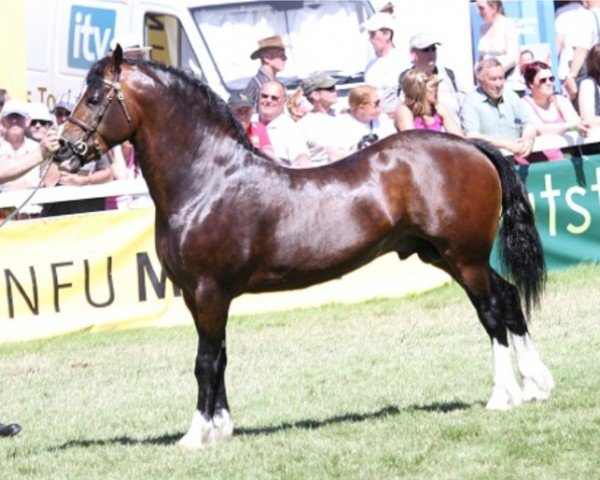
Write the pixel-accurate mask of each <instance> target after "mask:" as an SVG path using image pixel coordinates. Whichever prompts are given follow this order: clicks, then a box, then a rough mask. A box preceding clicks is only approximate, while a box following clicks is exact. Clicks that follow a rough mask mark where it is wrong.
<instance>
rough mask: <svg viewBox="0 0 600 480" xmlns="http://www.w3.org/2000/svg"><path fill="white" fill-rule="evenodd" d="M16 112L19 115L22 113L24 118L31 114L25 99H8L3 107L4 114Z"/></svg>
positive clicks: (5, 115)
mask: <svg viewBox="0 0 600 480" xmlns="http://www.w3.org/2000/svg"><path fill="white" fill-rule="evenodd" d="M14 113H16V114H17V115H21V116H22V117H24V118H27V116H28V115H29V111H28V109H27V104H26V103H25V102H24V101H23V100H19V99H18V98H11V99H10V100H7V101H6V103H5V104H4V107H3V108H2V116H3V117H8V116H9V115H11V114H14Z"/></svg>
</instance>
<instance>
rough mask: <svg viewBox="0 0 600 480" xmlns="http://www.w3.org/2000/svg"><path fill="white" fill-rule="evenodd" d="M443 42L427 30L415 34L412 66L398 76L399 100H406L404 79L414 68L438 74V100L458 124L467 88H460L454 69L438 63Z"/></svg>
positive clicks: (410, 49) (411, 50) (411, 41)
mask: <svg viewBox="0 0 600 480" xmlns="http://www.w3.org/2000/svg"><path fill="white" fill-rule="evenodd" d="M439 46H441V43H440V42H439V41H437V39H436V38H435V37H433V36H432V35H430V34H429V33H427V32H419V33H417V34H415V35H413V36H412V37H411V39H410V41H409V51H410V56H411V58H412V67H411V68H409V69H407V70H404V71H403V72H402V73H401V74H400V77H399V78H398V96H399V101H400V103H402V102H403V101H404V93H403V92H402V80H404V76H405V75H406V74H407V72H409V71H410V70H412V69H413V68H418V69H419V70H423V71H424V72H427V73H429V74H433V75H436V76H437V78H438V79H439V80H440V83H439V90H438V101H439V102H440V103H441V104H442V105H444V106H445V107H446V108H447V109H448V110H449V111H450V114H451V115H452V117H453V118H454V120H455V121H456V123H457V124H460V105H461V103H462V99H463V97H464V92H465V89H463V88H459V87H458V86H457V83H456V75H455V74H454V71H453V70H451V69H449V68H446V67H439V66H438V65H437V50H438V47H439Z"/></svg>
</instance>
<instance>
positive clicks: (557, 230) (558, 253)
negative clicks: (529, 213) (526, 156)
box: [493, 154, 600, 269]
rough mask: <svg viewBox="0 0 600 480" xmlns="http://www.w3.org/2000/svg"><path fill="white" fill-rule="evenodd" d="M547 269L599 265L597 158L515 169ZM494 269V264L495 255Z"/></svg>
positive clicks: (599, 174)
mask: <svg viewBox="0 0 600 480" xmlns="http://www.w3.org/2000/svg"><path fill="white" fill-rule="evenodd" d="M517 171H518V172H519V175H520V176H521V178H522V179H523V181H524V182H525V185H526V187H527V191H528V192H529V199H530V201H531V204H532V206H533V208H534V210H535V216H536V224H537V227H538V230H539V232H540V237H541V238H542V243H543V245H544V253H545V256H546V263H547V265H548V268H549V269H562V268H565V267H568V266H569V265H573V264H576V263H580V262H599V261H600V154H595V155H590V156H584V157H574V158H572V159H566V160H561V161H557V162H542V163H535V164H532V165H529V166H519V167H517ZM493 263H494V265H497V259H496V258H495V255H494V261H493Z"/></svg>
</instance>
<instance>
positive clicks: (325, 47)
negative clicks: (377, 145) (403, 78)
mask: <svg viewBox="0 0 600 480" xmlns="http://www.w3.org/2000/svg"><path fill="white" fill-rule="evenodd" d="M371 13H372V7H371V5H370V3H369V2H366V1H336V2H321V1H287V2H285V1H269V0H264V1H256V2H248V3H238V4H226V5H212V6H208V7H199V8H195V9H192V14H193V16H194V21H195V23H196V25H197V27H198V30H199V32H200V36H201V38H202V39H203V41H204V43H205V44H206V48H207V50H208V51H209V53H210V56H211V58H212V59H213V61H214V63H215V68H216V70H217V71H218V72H219V75H220V76H221V78H222V80H223V83H224V84H225V85H226V87H227V88H228V89H229V90H232V89H243V88H245V87H246V85H247V84H248V81H249V80H250V78H251V77H253V76H254V75H255V74H256V71H257V70H258V68H259V66H260V63H259V61H258V60H251V59H250V54H251V53H252V52H253V51H254V50H256V48H257V46H258V40H260V39H262V38H266V37H269V36H272V35H281V37H282V38H283V42H284V44H287V45H289V46H290V48H288V49H287V51H286V54H287V57H288V61H287V64H286V68H285V70H284V71H283V72H281V73H280V74H279V75H278V77H277V78H278V79H280V80H281V81H283V82H284V83H285V84H286V85H287V86H288V87H294V86H295V85H297V83H298V79H299V78H304V77H306V76H308V75H309V74H310V73H312V72H314V71H317V70H324V71H327V72H329V73H330V74H331V75H333V76H337V77H338V78H340V79H341V83H344V82H361V81H362V80H363V72H364V68H365V65H366V64H367V62H368V61H369V60H370V59H371V58H373V52H372V51H373V49H372V47H371V45H370V43H369V41H368V37H367V36H366V34H364V33H362V32H361V29H360V26H361V24H362V23H363V22H364V21H365V20H366V19H367V18H368V17H369V16H370V15H371Z"/></svg>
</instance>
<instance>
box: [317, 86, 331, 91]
mask: <svg viewBox="0 0 600 480" xmlns="http://www.w3.org/2000/svg"><path fill="white" fill-rule="evenodd" d="M317 90H325V91H326V92H335V85H332V86H331V87H327V88H317Z"/></svg>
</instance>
